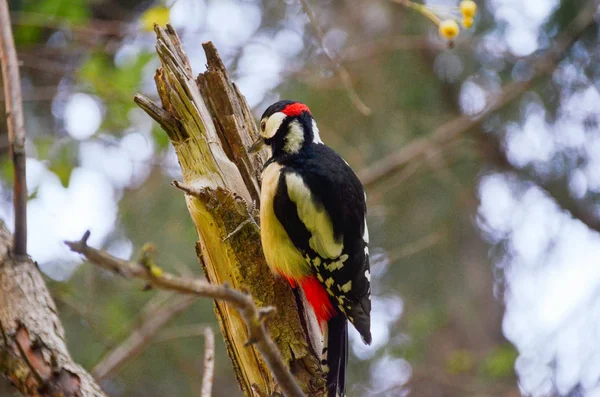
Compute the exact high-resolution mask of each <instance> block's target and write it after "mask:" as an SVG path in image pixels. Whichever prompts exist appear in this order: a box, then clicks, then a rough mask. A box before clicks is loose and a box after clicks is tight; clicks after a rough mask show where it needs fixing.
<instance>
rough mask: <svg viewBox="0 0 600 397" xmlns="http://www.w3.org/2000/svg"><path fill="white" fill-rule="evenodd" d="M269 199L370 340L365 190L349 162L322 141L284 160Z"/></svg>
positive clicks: (320, 276)
mask: <svg viewBox="0 0 600 397" xmlns="http://www.w3.org/2000/svg"><path fill="white" fill-rule="evenodd" d="M282 165H283V166H284V167H283V169H282V172H281V175H280V180H279V184H278V188H277V193H276V195H275V197H274V200H273V206H274V211H275V215H276V217H277V219H278V220H279V222H280V223H281V224H282V225H283V227H284V229H285V230H286V232H287V233H288V236H289V237H290V239H291V240H292V242H293V243H294V245H295V246H296V248H298V250H299V251H300V252H302V254H303V255H304V256H305V258H307V261H308V262H309V263H310V265H311V267H312V269H313V272H314V274H315V276H316V277H317V278H318V279H319V281H320V282H321V284H322V285H323V286H324V287H325V288H326V290H327V291H328V292H329V294H330V297H331V300H332V302H333V303H334V305H335V306H336V307H338V309H340V311H341V312H343V313H344V314H345V315H346V317H347V318H348V319H349V320H350V321H351V322H352V323H353V324H354V326H355V327H356V329H357V330H358V331H359V332H360V333H361V335H362V336H363V338H364V339H365V342H367V343H370V341H371V334H370V311H371V301H370V295H371V294H370V292H371V291H370V269H369V256H368V249H367V241H365V240H367V238H366V236H367V233H365V232H366V223H365V217H366V203H365V194H364V190H363V188H362V185H361V183H360V181H359V179H358V177H357V176H356V175H355V174H354V172H353V171H352V169H351V168H350V166H349V165H348V164H347V163H346V162H345V161H344V160H343V159H342V158H341V157H340V156H339V155H338V154H337V153H335V152H334V151H333V150H331V149H329V148H328V147H327V146H325V145H321V144H316V145H312V146H311V147H310V148H309V149H308V150H304V151H302V152H301V153H299V154H298V155H296V156H293V157H290V158H287V159H284V161H283V162H282Z"/></svg>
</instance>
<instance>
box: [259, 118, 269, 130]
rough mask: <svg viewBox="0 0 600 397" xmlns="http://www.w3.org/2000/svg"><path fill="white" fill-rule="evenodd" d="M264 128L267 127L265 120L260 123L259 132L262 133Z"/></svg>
mask: <svg viewBox="0 0 600 397" xmlns="http://www.w3.org/2000/svg"><path fill="white" fill-rule="evenodd" d="M266 126H267V122H266V121H265V120H263V121H261V122H260V130H261V131H264V130H265V127H266Z"/></svg>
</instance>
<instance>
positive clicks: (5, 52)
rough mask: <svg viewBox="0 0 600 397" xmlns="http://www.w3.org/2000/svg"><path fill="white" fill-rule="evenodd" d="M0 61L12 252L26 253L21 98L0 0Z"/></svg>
mask: <svg viewBox="0 0 600 397" xmlns="http://www.w3.org/2000/svg"><path fill="white" fill-rule="evenodd" d="M0 60H1V61H2V62H1V63H2V80H3V82H4V97H5V99H6V105H5V106H6V118H7V124H8V139H9V142H10V152H11V157H12V162H13V167H14V178H15V180H14V199H13V204H14V210H15V234H14V243H13V252H14V254H15V255H17V256H20V257H23V256H26V255H27V180H26V178H25V126H24V123H23V104H22V101H21V79H20V77H19V62H18V60H17V52H16V50H15V42H14V39H13V34H12V30H11V24H10V16H9V13H8V4H7V2H6V0H0Z"/></svg>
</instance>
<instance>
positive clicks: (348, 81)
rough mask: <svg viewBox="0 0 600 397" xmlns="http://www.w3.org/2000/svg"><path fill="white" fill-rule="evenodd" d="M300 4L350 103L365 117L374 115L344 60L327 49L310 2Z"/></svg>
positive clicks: (302, 0)
mask: <svg viewBox="0 0 600 397" xmlns="http://www.w3.org/2000/svg"><path fill="white" fill-rule="evenodd" d="M300 3H302V8H303V9H304V12H305V13H306V15H307V16H308V19H309V21H310V24H311V25H312V27H313V29H314V30H315V33H316V34H317V38H318V39H319V45H320V46H321V48H322V49H323V52H325V55H327V57H328V58H329V60H330V61H331V65H332V66H333V67H334V68H335V70H336V72H337V74H338V76H340V79H341V80H342V84H343V85H344V89H345V90H346V93H347V94H348V98H350V101H351V102H352V104H353V105H354V107H355V108H356V109H357V110H358V111H359V112H361V113H362V114H363V115H365V116H369V115H370V114H371V113H372V110H371V108H369V107H368V106H367V105H365V103H364V102H363V101H362V99H360V96H358V93H357V92H356V89H355V88H354V84H352V77H350V73H349V72H348V70H347V69H346V68H345V67H344V65H343V64H342V59H341V58H340V56H339V55H338V54H337V53H336V52H335V51H333V50H330V49H327V48H325V43H324V39H325V33H324V32H323V29H321V26H319V22H318V21H317V18H316V17H315V13H314V12H313V10H312V8H311V7H310V4H309V3H308V0H300Z"/></svg>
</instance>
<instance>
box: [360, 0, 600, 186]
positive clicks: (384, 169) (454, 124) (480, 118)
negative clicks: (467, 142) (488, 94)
mask: <svg viewBox="0 0 600 397" xmlns="http://www.w3.org/2000/svg"><path fill="white" fill-rule="evenodd" d="M597 3H598V2H597V1H594V2H593V6H594V7H593V9H590V8H592V7H590V8H585V9H584V10H583V11H582V12H580V14H579V15H578V16H577V17H576V18H575V19H574V20H573V22H571V24H570V25H569V26H568V27H567V29H566V31H565V33H563V35H562V36H561V37H559V38H558V39H557V40H556V45H555V47H554V48H553V49H551V50H549V51H548V52H547V53H546V54H544V55H543V56H541V57H536V58H535V59H534V60H532V62H531V66H532V68H533V70H534V71H535V74H534V76H533V77H532V78H531V80H529V81H525V82H512V83H509V84H506V85H505V86H504V87H503V89H502V90H501V92H500V94H499V95H498V96H497V97H496V99H495V100H493V101H491V103H490V105H488V106H487V107H486V108H485V109H484V110H482V111H481V112H480V113H478V114H476V115H474V116H467V115H461V116H459V117H457V118H455V119H453V120H451V121H449V122H447V123H444V124H442V125H441V126H440V127H438V128H437V129H436V130H435V131H434V132H433V134H431V135H430V136H428V137H427V138H421V139H416V140H414V141H412V142H411V143H410V144H408V145H406V146H404V147H403V148H401V149H400V150H398V151H396V152H393V153H391V154H389V155H387V156H385V157H384V158H382V159H381V160H379V161H377V162H375V163H374V164H371V165H370V166H368V167H367V168H365V169H363V170H362V171H360V172H359V177H360V179H361V180H362V182H363V185H365V187H366V188H369V187H371V186H373V185H375V184H376V183H378V182H380V181H382V180H383V179H385V178H387V177H389V176H390V175H392V174H394V173H396V172H398V171H399V170H401V169H402V168H404V167H405V166H406V165H407V164H409V163H411V162H412V161H414V160H415V159H417V158H421V157H423V156H426V155H427V153H429V152H430V151H431V149H432V148H435V147H438V146H440V145H443V144H445V143H447V142H449V141H451V140H453V139H456V138H457V137H459V136H460V135H461V134H463V133H464V132H467V131H469V130H471V129H473V128H475V127H477V126H479V125H481V123H483V122H484V121H485V120H487V118H488V117H490V116H491V115H492V114H494V113H496V112H497V111H499V110H501V109H503V108H504V107H505V106H507V105H508V104H510V103H512V102H513V101H514V100H515V99H517V98H519V97H520V96H521V95H523V94H524V93H525V92H527V91H528V90H529V89H530V88H531V87H532V86H533V83H534V82H535V81H536V80H537V79H538V78H539V77H541V76H544V75H547V74H550V73H552V71H554V69H555V68H556V66H557V65H558V63H559V61H560V60H561V59H562V58H563V57H564V56H565V54H566V51H567V50H568V49H569V48H570V46H571V45H572V44H573V43H574V42H575V41H576V40H577V39H578V38H579V36H580V35H581V34H582V33H583V31H584V30H585V29H587V28H588V27H590V26H592V25H593V24H594V23H595V19H594V17H595V14H596V12H595V7H596V6H597Z"/></svg>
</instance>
